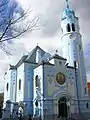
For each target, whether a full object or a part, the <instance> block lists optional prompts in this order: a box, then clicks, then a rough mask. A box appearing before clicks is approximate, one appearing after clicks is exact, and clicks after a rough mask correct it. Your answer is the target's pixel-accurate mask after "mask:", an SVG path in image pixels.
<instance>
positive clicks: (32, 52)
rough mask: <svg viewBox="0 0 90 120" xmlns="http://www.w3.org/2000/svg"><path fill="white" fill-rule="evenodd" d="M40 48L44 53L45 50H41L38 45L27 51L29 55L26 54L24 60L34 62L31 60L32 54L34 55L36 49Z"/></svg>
mask: <svg viewBox="0 0 90 120" xmlns="http://www.w3.org/2000/svg"><path fill="white" fill-rule="evenodd" d="M38 49H39V50H41V51H42V52H43V54H44V53H45V51H44V50H43V49H41V48H40V47H39V46H38V45H37V46H36V47H35V48H34V49H33V50H32V51H31V52H30V53H29V55H28V57H27V58H26V60H25V61H29V62H30V61H31V62H36V61H35V60H34V59H33V60H34V61H33V60H31V57H32V56H33V55H34V56H36V51H37V50H38Z"/></svg>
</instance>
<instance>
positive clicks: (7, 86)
mask: <svg viewBox="0 0 90 120" xmlns="http://www.w3.org/2000/svg"><path fill="white" fill-rule="evenodd" d="M8 88H9V84H8V83H7V85H6V90H7V91H8Z"/></svg>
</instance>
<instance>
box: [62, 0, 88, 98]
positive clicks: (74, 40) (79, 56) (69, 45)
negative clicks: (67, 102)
mask: <svg viewBox="0 0 90 120" xmlns="http://www.w3.org/2000/svg"><path fill="white" fill-rule="evenodd" d="M78 23H79V19H78V17H76V15H75V12H74V10H71V9H70V7H69V3H68V0H66V9H65V11H64V12H63V16H62V18H61V31H62V36H61V41H62V44H63V45H62V46H63V57H64V58H66V59H67V63H68V65H69V66H72V67H74V66H75V64H76V68H77V76H78V77H77V82H78V86H77V87H79V96H82V97H84V96H87V95H88V93H87V79H86V71H85V65H84V55H83V47H82V36H81V34H80V29H79V24H78Z"/></svg>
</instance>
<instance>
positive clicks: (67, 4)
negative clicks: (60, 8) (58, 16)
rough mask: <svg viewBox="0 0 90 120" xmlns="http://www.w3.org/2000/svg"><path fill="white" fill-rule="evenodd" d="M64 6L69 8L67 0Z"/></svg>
mask: <svg viewBox="0 0 90 120" xmlns="http://www.w3.org/2000/svg"><path fill="white" fill-rule="evenodd" d="M66 8H69V3H68V0H66Z"/></svg>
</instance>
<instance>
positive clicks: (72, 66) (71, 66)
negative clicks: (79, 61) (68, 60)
mask: <svg viewBox="0 0 90 120" xmlns="http://www.w3.org/2000/svg"><path fill="white" fill-rule="evenodd" d="M67 68H71V69H75V67H73V66H67Z"/></svg>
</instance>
